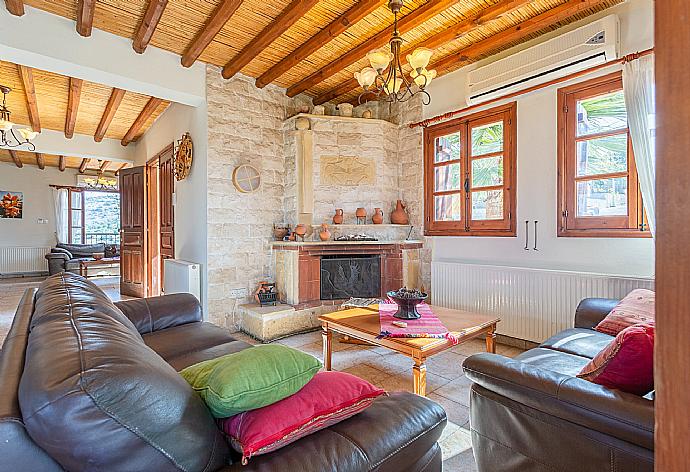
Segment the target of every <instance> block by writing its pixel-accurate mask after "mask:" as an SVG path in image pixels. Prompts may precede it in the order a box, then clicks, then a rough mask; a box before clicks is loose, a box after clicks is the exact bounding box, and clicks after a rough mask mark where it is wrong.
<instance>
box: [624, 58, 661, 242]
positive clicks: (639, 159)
mask: <svg viewBox="0 0 690 472" xmlns="http://www.w3.org/2000/svg"><path fill="white" fill-rule="evenodd" d="M623 93H624V95H625V107H626V108H627V110H628V127H629V129H630V137H631V139H632V146H633V153H634V154H635V165H636V166H637V175H638V177H639V180H640V191H641V193H642V200H643V202H644V211H645V213H646V215H647V222H648V223H649V230H650V231H651V233H652V235H654V234H655V229H656V225H655V223H656V218H655V216H656V212H655V210H654V208H655V197H654V179H655V174H656V158H655V151H654V150H655V148H654V146H655V143H654V142H655V140H656V121H655V118H656V109H655V105H654V56H653V55H651V54H650V55H648V56H643V57H640V58H639V59H637V60H632V61H629V62H626V63H625V65H624V66H623Z"/></svg>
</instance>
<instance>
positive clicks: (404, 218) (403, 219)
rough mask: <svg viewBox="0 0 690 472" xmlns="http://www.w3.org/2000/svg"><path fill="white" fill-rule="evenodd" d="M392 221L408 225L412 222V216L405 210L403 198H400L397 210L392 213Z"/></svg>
mask: <svg viewBox="0 0 690 472" xmlns="http://www.w3.org/2000/svg"><path fill="white" fill-rule="evenodd" d="M391 223H393V224H394V225H407V224H410V217H409V216H408V215H407V212H406V211H405V204H404V203H403V202H402V200H398V202H397V203H396V205H395V210H393V212H392V213H391Z"/></svg>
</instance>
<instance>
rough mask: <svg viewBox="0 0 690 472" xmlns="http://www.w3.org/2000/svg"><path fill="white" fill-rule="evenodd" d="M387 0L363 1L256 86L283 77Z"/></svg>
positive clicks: (263, 75) (287, 58)
mask: <svg viewBox="0 0 690 472" xmlns="http://www.w3.org/2000/svg"><path fill="white" fill-rule="evenodd" d="M385 4H386V0H362V1H361V2H359V3H357V4H355V6H353V7H352V8H350V9H349V10H348V11H346V12H345V13H343V14H342V15H340V16H339V17H338V18H336V19H335V20H333V21H332V22H331V23H330V24H329V25H328V26H326V27H325V28H323V29H322V30H321V31H319V32H318V33H316V34H315V35H314V36H312V37H311V38H309V39H308V40H307V42H305V43H304V44H302V45H301V46H300V47H298V48H297V49H295V50H294V51H293V52H291V53H290V54H289V55H287V56H286V57H285V58H284V59H283V60H282V61H280V62H279V63H278V64H276V65H274V66H273V67H271V68H270V69H269V70H267V71H266V72H264V73H263V74H262V75H261V76H260V77H259V78H258V79H256V86H257V87H259V88H263V87H265V86H266V85H268V84H270V83H271V82H273V81H274V80H275V79H277V78H278V77H280V76H281V75H283V74H284V73H285V72H287V71H288V70H290V69H292V68H293V67H295V66H296V65H297V64H299V63H300V62H302V61H303V60H304V59H306V58H307V57H309V56H310V55H311V54H312V53H314V52H316V51H318V50H319V49H321V48H322V47H323V46H325V45H326V44H328V43H329V42H330V41H331V40H332V39H333V38H335V37H337V36H339V35H340V34H341V33H343V32H344V31H345V30H347V29H348V28H349V27H350V26H352V25H353V24H354V23H356V22H358V21H359V20H361V19H362V18H364V17H365V16H367V15H368V14H369V13H371V12H373V11H374V10H376V9H377V8H379V7H380V6H381V5H385Z"/></svg>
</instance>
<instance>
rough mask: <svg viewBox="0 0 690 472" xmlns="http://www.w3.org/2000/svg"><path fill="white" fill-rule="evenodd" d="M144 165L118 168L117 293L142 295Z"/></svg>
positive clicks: (144, 201) (143, 268) (144, 287)
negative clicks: (118, 271) (118, 252)
mask: <svg viewBox="0 0 690 472" xmlns="http://www.w3.org/2000/svg"><path fill="white" fill-rule="evenodd" d="M145 175H146V174H145V168H144V167H143V166H142V167H132V168H131V169H122V170H121V171H120V293H121V294H122V295H129V296H132V297H144V296H145V295H146V283H145V282H146V226H145V222H146V211H145V208H146V177H145Z"/></svg>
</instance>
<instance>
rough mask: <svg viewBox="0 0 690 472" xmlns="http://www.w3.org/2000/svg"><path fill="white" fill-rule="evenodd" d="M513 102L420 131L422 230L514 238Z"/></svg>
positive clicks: (437, 233) (438, 234)
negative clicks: (423, 163)
mask: <svg viewBox="0 0 690 472" xmlns="http://www.w3.org/2000/svg"><path fill="white" fill-rule="evenodd" d="M516 110H517V105H516V103H511V104H509V105H505V106H501V107H497V108H492V109H490V110H486V111H483V112H480V113H475V114H473V115H470V116H466V117H462V118H459V119H456V120H452V121H449V122H446V123H441V124H439V125H435V126H430V127H428V128H426V129H425V130H424V155H425V158H424V161H425V165H424V175H425V179H424V180H425V234H427V235H435V236H515V221H514V218H513V215H514V214H515V203H516V192H515V191H516V189H515V183H516V162H515V156H516V145H517V138H516V130H517V123H516Z"/></svg>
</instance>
